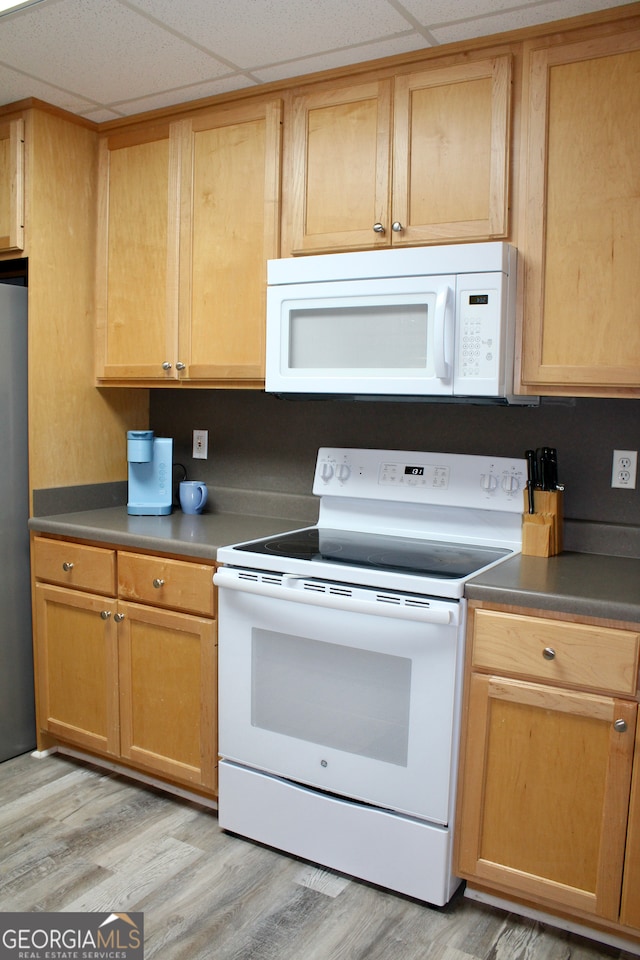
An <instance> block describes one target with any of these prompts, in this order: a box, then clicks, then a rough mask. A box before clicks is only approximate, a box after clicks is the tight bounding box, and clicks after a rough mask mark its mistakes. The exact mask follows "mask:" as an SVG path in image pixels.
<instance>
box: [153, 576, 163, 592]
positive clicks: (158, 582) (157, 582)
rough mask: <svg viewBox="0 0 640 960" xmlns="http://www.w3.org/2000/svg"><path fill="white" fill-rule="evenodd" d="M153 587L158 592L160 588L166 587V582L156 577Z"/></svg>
mask: <svg viewBox="0 0 640 960" xmlns="http://www.w3.org/2000/svg"><path fill="white" fill-rule="evenodd" d="M153 585H154V587H155V588H156V590H159V589H160V587H164V580H161V579H160V577H156V578H155V580H154V581H153Z"/></svg>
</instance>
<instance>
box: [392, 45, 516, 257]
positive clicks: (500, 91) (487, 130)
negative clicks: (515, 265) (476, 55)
mask: <svg viewBox="0 0 640 960" xmlns="http://www.w3.org/2000/svg"><path fill="white" fill-rule="evenodd" d="M510 114H511V57H510V56H501V57H494V58H492V59H489V60H479V61H477V62H474V63H465V64H460V65H458V66H452V67H445V68H442V69H437V70H426V71H424V72H423V73H417V74H407V75H406V76H401V77H397V78H396V81H395V96H394V151H393V191H392V196H393V202H392V206H391V217H392V220H393V226H392V230H391V236H392V241H393V243H394V244H399V243H413V244H415V243H433V242H442V241H445V242H446V241H451V240H478V239H490V238H496V237H506V235H507V230H508V161H509V129H510Z"/></svg>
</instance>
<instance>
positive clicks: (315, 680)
mask: <svg viewBox="0 0 640 960" xmlns="http://www.w3.org/2000/svg"><path fill="white" fill-rule="evenodd" d="M214 580H215V582H216V583H217V585H218V586H219V588H220V590H219V608H218V609H219V640H218V643H219V651H218V652H219V698H220V703H219V745H220V755H221V757H222V758H223V759H227V760H234V761H237V762H239V763H241V764H244V765H246V766H249V767H253V768H255V769H257V770H261V771H265V772H267V773H271V774H275V775H277V776H280V777H284V778H286V779H289V780H292V781H296V782H298V783H303V784H307V785H311V786H314V787H317V788H319V789H321V790H324V791H328V792H330V793H332V794H337V795H339V796H344V797H349V798H352V799H356V800H361V801H364V802H366V803H369V804H374V805H376V806H379V807H383V808H388V809H391V810H394V811H398V812H402V813H407V814H410V815H413V816H416V817H420V818H424V819H427V820H430V821H432V822H434V823H438V824H447V823H448V821H449V817H450V814H451V799H452V798H451V786H450V784H451V780H452V770H453V766H454V764H455V762H456V756H455V746H454V745H455V743H456V741H457V732H458V730H457V704H458V700H459V675H460V666H461V662H462V655H461V654H462V642H463V624H462V622H461V620H462V619H463V613H464V604H463V603H462V604H461V603H458V602H455V601H440V600H432V599H430V598H424V597H420V596H412V595H408V594H393V593H390V592H383V591H378V590H374V589H371V588H368V587H350V586H348V585H345V584H344V583H333V584H332V583H328V582H327V581H324V580H314V579H303V578H300V577H290V576H286V575H284V576H283V575H280V574H269V573H261V572H259V571H258V572H256V571H254V570H252V571H249V570H247V571H242V570H237V569H233V568H228V567H227V568H225V567H222V568H220V569H219V570H218V572H217V573H216V575H215V578H214Z"/></svg>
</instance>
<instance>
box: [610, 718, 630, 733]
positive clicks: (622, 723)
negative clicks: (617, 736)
mask: <svg viewBox="0 0 640 960" xmlns="http://www.w3.org/2000/svg"><path fill="white" fill-rule="evenodd" d="M613 729H614V730H617V731H618V733H624V732H625V731H626V729H627V721H626V720H622V719H620V720H615V721H614V723H613Z"/></svg>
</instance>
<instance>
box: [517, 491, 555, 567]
mask: <svg viewBox="0 0 640 960" xmlns="http://www.w3.org/2000/svg"><path fill="white" fill-rule="evenodd" d="M533 506H534V510H535V513H529V512H528V511H529V492H528V490H525V491H524V509H525V512H524V514H523V516H522V553H523V554H524V555H525V556H527V557H553V556H555V554H557V553H562V521H563V514H562V490H534V491H533Z"/></svg>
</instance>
